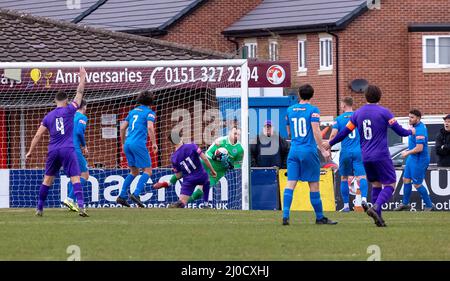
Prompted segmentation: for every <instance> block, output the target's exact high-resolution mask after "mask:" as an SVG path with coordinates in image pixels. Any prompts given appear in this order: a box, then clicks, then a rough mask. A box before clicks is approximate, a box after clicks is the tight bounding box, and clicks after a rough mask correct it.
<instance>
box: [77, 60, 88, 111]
mask: <svg viewBox="0 0 450 281" xmlns="http://www.w3.org/2000/svg"><path fill="white" fill-rule="evenodd" d="M79 75H80V83H79V84H78V88H77V94H76V95H75V99H74V101H75V102H76V103H77V105H78V106H80V104H81V100H82V99H83V94H84V85H85V84H86V70H85V69H84V67H80V74H79Z"/></svg>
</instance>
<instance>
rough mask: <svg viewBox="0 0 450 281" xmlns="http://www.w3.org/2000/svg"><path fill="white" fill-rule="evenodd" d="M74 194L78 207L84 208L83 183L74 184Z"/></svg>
mask: <svg viewBox="0 0 450 281" xmlns="http://www.w3.org/2000/svg"><path fill="white" fill-rule="evenodd" d="M73 193H75V196H76V197H77V203H78V207H80V208H84V198H83V189H82V188H81V183H79V182H77V183H75V184H73Z"/></svg>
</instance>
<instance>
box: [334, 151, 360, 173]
mask: <svg viewBox="0 0 450 281" xmlns="http://www.w3.org/2000/svg"><path fill="white" fill-rule="evenodd" d="M339 174H341V176H344V177H347V176H364V175H366V171H365V170H364V165H363V162H362V157H361V153H357V152H353V151H348V152H344V153H342V152H341V154H340V155H339Z"/></svg>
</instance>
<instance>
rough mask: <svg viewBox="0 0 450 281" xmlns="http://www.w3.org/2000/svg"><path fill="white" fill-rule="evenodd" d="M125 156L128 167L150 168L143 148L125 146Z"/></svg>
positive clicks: (131, 145)
mask: <svg viewBox="0 0 450 281" xmlns="http://www.w3.org/2000/svg"><path fill="white" fill-rule="evenodd" d="M124 149H125V156H126V157H127V161H128V167H136V168H151V167H152V160H151V159H150V154H149V153H148V149H147V147H145V146H137V145H134V144H125V147H124Z"/></svg>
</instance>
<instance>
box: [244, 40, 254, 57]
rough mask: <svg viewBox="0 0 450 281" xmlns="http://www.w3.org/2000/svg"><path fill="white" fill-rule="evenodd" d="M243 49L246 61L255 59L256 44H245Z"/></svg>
mask: <svg viewBox="0 0 450 281" xmlns="http://www.w3.org/2000/svg"><path fill="white" fill-rule="evenodd" d="M244 47H245V48H246V50H247V57H246V58H248V59H252V58H256V48H257V44H256V43H245V45H244Z"/></svg>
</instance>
